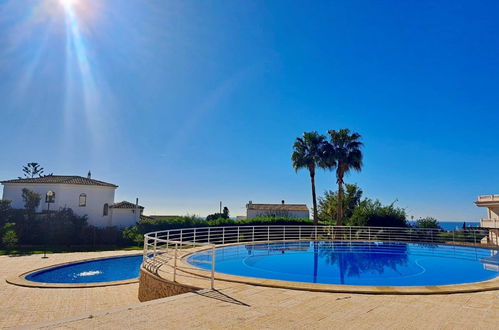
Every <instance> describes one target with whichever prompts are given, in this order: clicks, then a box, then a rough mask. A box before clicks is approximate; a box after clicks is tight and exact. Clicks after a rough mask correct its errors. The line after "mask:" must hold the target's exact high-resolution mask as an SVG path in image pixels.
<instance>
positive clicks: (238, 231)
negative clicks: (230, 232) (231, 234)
mask: <svg viewBox="0 0 499 330" xmlns="http://www.w3.org/2000/svg"><path fill="white" fill-rule="evenodd" d="M237 242H238V243H239V226H237Z"/></svg>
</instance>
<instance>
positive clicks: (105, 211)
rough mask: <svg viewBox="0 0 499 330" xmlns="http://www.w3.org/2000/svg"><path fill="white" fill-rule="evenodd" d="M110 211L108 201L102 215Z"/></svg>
mask: <svg viewBox="0 0 499 330" xmlns="http://www.w3.org/2000/svg"><path fill="white" fill-rule="evenodd" d="M108 212H109V205H107V203H106V204H104V210H103V211H102V215H103V216H106V215H107V213H108Z"/></svg>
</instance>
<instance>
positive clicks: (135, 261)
mask: <svg viewBox="0 0 499 330" xmlns="http://www.w3.org/2000/svg"><path fill="white" fill-rule="evenodd" d="M141 263H142V255H133V256H126V257H112V258H103V259H96V260H89V261H82V262H76V263H71V264H67V265H61V266H56V267H51V268H47V269H43V270H40V271H37V272H34V273H31V274H29V275H27V276H26V277H25V279H26V280H28V281H34V282H43V283H66V284H71V283H97V282H111V281H122V280H129V279H132V278H136V277H138V276H139V269H140V265H141Z"/></svg>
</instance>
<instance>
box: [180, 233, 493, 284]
mask: <svg viewBox="0 0 499 330" xmlns="http://www.w3.org/2000/svg"><path fill="white" fill-rule="evenodd" d="M215 257H216V265H215V270H216V271H217V272H220V273H226V274H231V275H238V276H249V277H258V278H265V279H274V280H285V281H298V282H309V283H325V284H347V285H375V286H384V285H387V286H423V285H445V284H458V283H471V282H479V281H485V280H490V279H493V278H495V277H496V276H499V272H497V271H496V270H497V269H499V253H497V251H493V250H489V249H483V248H472V247H459V246H449V245H432V244H424V245H421V244H412V243H411V244H408V243H386V242H385V243H383V242H331V241H315V242H314V241H307V242H304V241H300V242H283V243H264V244H262V243H259V244H251V245H236V246H228V247H222V248H218V249H216V256H215ZM210 259H211V256H210V255H208V254H203V253H198V254H194V255H191V256H190V257H188V259H187V260H188V262H189V263H190V264H192V265H195V266H197V267H200V268H204V269H209V268H210V267H211V265H210V264H206V263H201V262H198V261H209V260H210ZM494 269H495V270H494Z"/></svg>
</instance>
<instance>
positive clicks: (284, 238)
mask: <svg viewBox="0 0 499 330" xmlns="http://www.w3.org/2000/svg"><path fill="white" fill-rule="evenodd" d="M283 228H284V233H283V236H284V237H283V241H285V240H286V226H284V227H283Z"/></svg>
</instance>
